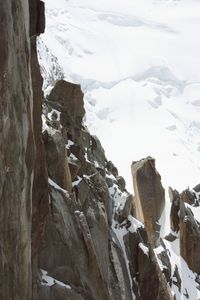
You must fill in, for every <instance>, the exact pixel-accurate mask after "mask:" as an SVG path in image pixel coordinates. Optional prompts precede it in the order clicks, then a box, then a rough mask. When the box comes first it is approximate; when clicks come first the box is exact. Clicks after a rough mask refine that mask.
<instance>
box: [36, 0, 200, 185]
mask: <svg viewBox="0 0 200 300" xmlns="http://www.w3.org/2000/svg"><path fill="white" fill-rule="evenodd" d="M45 4H46V16H47V18H46V33H45V34H44V35H43V36H42V38H41V40H40V41H39V49H40V56H42V60H41V61H40V63H41V65H42V66H43V70H44V75H45V76H44V77H45V78H46V82H45V83H44V86H45V88H46V87H47V86H48V85H49V84H48V83H51V82H52V81H51V80H52V71H55V70H57V77H58V78H59V76H60V77H64V78H66V79H67V80H70V81H72V82H75V83H80V84H81V86H82V89H83V91H84V93H85V107H86V111H87V116H86V122H87V125H88V127H89V129H90V131H91V132H92V133H94V134H96V135H97V136H98V137H99V138H100V139H101V141H102V144H103V146H104V148H105V150H106V153H107V155H108V157H112V159H113V161H114V162H115V163H116V165H117V166H118V168H119V170H120V173H121V174H122V175H123V176H124V177H125V178H126V181H127V186H128V189H129V190H132V182H131V173H130V165H131V162H132V161H133V160H137V159H140V158H142V157H145V156H147V155H151V156H153V157H156V159H157V167H158V169H159V171H160V172H161V174H162V179H163V183H164V185H165V186H167V185H171V186H173V187H176V188H178V189H183V188H185V187H186V186H188V185H190V186H191V187H193V186H194V185H195V184H196V183H197V182H198V181H199V178H200V138H199V136H200V120H199V112H200V72H199V65H200V56H199V53H200V40H199V38H198V34H199V31H200V18H199V15H200V3H199V1H195V0H188V1H187V0H185V1H184V0H182V1H181V0H180V1H178V0H177V1H175V0H173V1H172V0H168V1H167V0H165V1H164V0H163V1H162V0H154V1H153V0H152V1H150V0H149V1H147V0H143V1H141V0H140V1H133V0H117V1H114V0H101V1H91V0H81V1H80V0H73V1H72V0H69V1H65V0H57V1H53V0H46V2H45ZM54 73H55V72H54ZM54 77H55V75H54ZM47 79H49V81H48V82H47ZM111 137H112V138H111Z"/></svg>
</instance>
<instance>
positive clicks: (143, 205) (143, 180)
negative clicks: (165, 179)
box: [131, 157, 165, 244]
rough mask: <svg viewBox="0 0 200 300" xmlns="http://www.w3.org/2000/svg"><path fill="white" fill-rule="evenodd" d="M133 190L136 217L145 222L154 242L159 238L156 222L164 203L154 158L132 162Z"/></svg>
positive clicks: (163, 194) (162, 190)
mask: <svg viewBox="0 0 200 300" xmlns="http://www.w3.org/2000/svg"><path fill="white" fill-rule="evenodd" d="M131 168H132V176H133V187H134V191H135V206H136V218H137V219H138V220H140V221H141V222H143V223H144V224H145V227H146V229H147V233H148V236H149V240H150V241H151V242H152V243H153V244H155V243H156V241H157V240H158V239H159V226H158V224H157V222H158V220H159V218H160V216H161V213H162V211H163V208H164V203H165V193H164V189H163V187H162V184H161V177H160V175H159V173H158V172H157V171H156V168H155V160H154V159H153V158H151V157H147V158H145V159H142V160H140V161H138V162H133V163H132V167H131Z"/></svg>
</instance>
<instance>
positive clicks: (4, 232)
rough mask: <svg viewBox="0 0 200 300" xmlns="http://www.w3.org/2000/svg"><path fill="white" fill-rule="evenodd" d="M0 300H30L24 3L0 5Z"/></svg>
mask: <svg viewBox="0 0 200 300" xmlns="http://www.w3.org/2000/svg"><path fill="white" fill-rule="evenodd" d="M0 7H1V9H0V25H1V34H0V206H1V209H0V298H1V299H5V300H8V299H16V300H26V299H31V198H32V197H31V192H32V178H33V168H34V158H35V145H34V135H33V124H32V105H33V99H32V86H31V74H30V43H29V24H28V15H29V11H28V9H29V8H28V1H21V0H11V1H3V0H1V1H0Z"/></svg>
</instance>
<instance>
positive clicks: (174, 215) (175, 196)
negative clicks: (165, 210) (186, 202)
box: [169, 187, 181, 233]
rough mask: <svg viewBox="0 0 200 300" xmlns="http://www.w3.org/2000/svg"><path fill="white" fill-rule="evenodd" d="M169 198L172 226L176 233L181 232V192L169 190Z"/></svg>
mask: <svg viewBox="0 0 200 300" xmlns="http://www.w3.org/2000/svg"><path fill="white" fill-rule="evenodd" d="M169 197H170V200H171V203H172V205H171V211H170V225H171V229H172V231H174V232H176V233H177V232H178V231H179V222H180V221H179V212H180V201H181V200H180V195H179V192H178V191H176V190H173V189H172V188H171V187H170V188H169Z"/></svg>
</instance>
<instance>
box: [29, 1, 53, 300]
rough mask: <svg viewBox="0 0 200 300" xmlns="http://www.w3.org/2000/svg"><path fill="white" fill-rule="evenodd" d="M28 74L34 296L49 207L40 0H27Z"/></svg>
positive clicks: (41, 8)
mask: <svg viewBox="0 0 200 300" xmlns="http://www.w3.org/2000/svg"><path fill="white" fill-rule="evenodd" d="M29 12H30V20H29V21H30V28H29V32H30V42H31V78H32V91H33V124H34V138H35V145H36V159H35V165H34V179H33V188H32V277H33V278H32V285H33V290H32V291H33V295H32V298H33V299H37V277H38V256H37V253H38V248H39V245H40V242H41V240H42V237H43V232H44V226H45V222H46V218H47V214H48V211H49V200H48V199H49V195H48V174H47V167H46V153H45V147H44V142H43V137H42V119H41V115H42V101H43V92H42V82H43V80H42V77H41V74H40V68H39V64H38V58H37V48H36V38H37V36H38V35H39V34H40V33H43V32H44V26H45V15H44V2H42V1H39V0H36V1H35V0H29Z"/></svg>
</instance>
